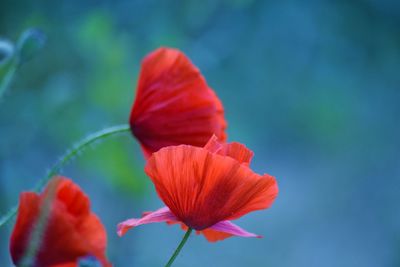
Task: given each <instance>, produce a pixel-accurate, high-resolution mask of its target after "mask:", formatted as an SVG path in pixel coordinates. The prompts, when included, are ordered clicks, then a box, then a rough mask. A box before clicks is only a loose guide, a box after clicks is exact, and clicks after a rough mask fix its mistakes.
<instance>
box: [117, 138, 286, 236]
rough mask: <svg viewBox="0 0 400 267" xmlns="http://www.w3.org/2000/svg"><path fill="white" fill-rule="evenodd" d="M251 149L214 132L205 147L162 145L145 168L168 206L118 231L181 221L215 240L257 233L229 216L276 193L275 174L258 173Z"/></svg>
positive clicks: (249, 209) (261, 206) (265, 202)
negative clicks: (224, 140)
mask: <svg viewBox="0 0 400 267" xmlns="http://www.w3.org/2000/svg"><path fill="white" fill-rule="evenodd" d="M252 156H253V152H252V151H250V150H249V149H247V148H246V147H245V146H244V145H242V144H240V143H229V144H221V143H219V142H218V140H217V137H216V136H213V137H212V138H211V139H210V140H209V142H208V143H207V144H206V146H205V147H204V148H200V147H194V146H189V145H180V146H170V147H166V148H162V149H161V150H159V151H158V152H156V153H153V155H152V156H151V157H150V158H149V160H148V162H147V165H146V167H145V171H146V173H147V175H148V176H149V177H150V178H151V180H152V181H153V183H154V185H155V188H156V190H157V193H158V195H159V197H160V198H161V199H162V200H163V202H164V203H165V204H166V207H163V208H161V209H159V210H157V211H154V212H146V213H144V214H143V217H142V218H141V219H129V220H126V221H124V222H122V223H120V224H119V225H118V234H119V235H120V236H122V235H124V234H125V233H126V231H128V230H129V229H130V228H133V227H136V226H138V225H141V224H147V223H155V222H167V223H181V224H182V226H183V228H187V227H190V228H192V229H195V230H197V232H198V233H202V234H204V235H205V237H206V238H207V240H208V241H211V242H215V241H218V240H222V239H225V238H227V237H230V236H233V235H234V236H243V237H259V236H257V235H255V234H252V233H249V232H247V231H245V230H243V229H241V228H240V227H239V226H237V225H235V224H233V223H232V222H231V220H234V219H237V218H239V217H241V216H243V215H245V214H247V213H249V212H252V211H255V210H260V209H266V208H268V207H269V206H270V205H271V204H272V202H273V201H274V199H275V198H276V196H277V195H278V186H277V183H276V180H275V178H274V177H272V176H270V175H268V174H264V175H258V174H256V173H254V172H253V171H252V170H251V169H250V168H249V167H248V165H249V164H250V161H251V158H252Z"/></svg>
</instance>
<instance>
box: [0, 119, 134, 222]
mask: <svg viewBox="0 0 400 267" xmlns="http://www.w3.org/2000/svg"><path fill="white" fill-rule="evenodd" d="M129 131H130V127H129V125H127V124H123V125H117V126H112V127H109V128H106V129H103V130H100V131H98V132H95V133H92V134H90V135H89V136H87V137H86V138H84V139H82V140H81V141H79V142H78V143H76V144H75V145H74V147H73V148H72V149H70V150H68V151H67V152H66V153H65V154H64V156H62V157H61V158H60V159H59V160H58V162H57V163H56V164H54V165H53V167H52V168H51V169H50V170H49V171H48V172H47V174H46V176H45V177H43V178H42V179H41V180H39V182H38V183H37V184H36V186H35V187H34V188H33V191H34V192H40V191H42V190H43V188H44V186H45V185H46V184H47V183H48V181H49V180H50V179H51V178H52V177H53V176H55V175H56V174H58V173H59V172H60V170H61V169H62V167H64V165H65V164H67V163H68V162H69V161H70V160H71V159H72V158H74V157H75V156H76V155H77V154H79V153H80V152H82V151H83V150H84V149H85V148H87V147H89V146H90V145H92V144H93V143H95V142H97V141H99V140H103V139H105V138H107V137H111V136H114V135H117V134H120V133H124V132H129ZM17 210H18V207H17V206H14V207H12V208H11V209H10V210H9V211H8V212H7V213H6V214H5V215H3V216H2V217H1V218H0V227H1V226H3V225H4V224H5V223H6V222H8V221H9V220H11V219H12V218H13V217H14V215H15V214H16V213H17Z"/></svg>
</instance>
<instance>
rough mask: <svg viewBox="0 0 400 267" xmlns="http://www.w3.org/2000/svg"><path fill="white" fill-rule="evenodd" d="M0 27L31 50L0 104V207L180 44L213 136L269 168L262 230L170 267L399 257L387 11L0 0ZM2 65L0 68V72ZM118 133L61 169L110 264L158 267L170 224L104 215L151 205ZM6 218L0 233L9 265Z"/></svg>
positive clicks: (393, 71)
mask: <svg viewBox="0 0 400 267" xmlns="http://www.w3.org/2000/svg"><path fill="white" fill-rule="evenodd" d="M0 7H1V8H0V35H1V36H2V37H3V38H8V39H10V40H12V41H16V40H17V38H18V36H19V35H20V34H21V32H22V31H23V30H25V29H27V28H30V27H37V28H39V29H41V30H42V31H43V32H44V33H45V34H46V35H47V43H46V45H45V47H44V49H42V50H41V51H40V52H38V53H37V54H36V55H35V57H34V58H33V59H32V60H31V61H29V62H28V63H26V64H25V65H23V67H22V68H21V69H20V70H19V71H18V73H17V77H16V79H15V80H14V83H13V84H12V86H11V88H10V90H8V91H7V93H6V94H5V95H4V96H3V97H2V99H0V213H1V214H2V213H4V212H6V211H7V209H8V208H9V207H10V206H12V205H14V204H15V203H16V202H17V200H18V194H19V192H21V191H22V190H28V189H30V188H31V187H32V186H33V185H34V183H35V181H37V180H38V179H40V178H41V177H42V176H44V174H45V172H46V170H47V169H48V168H49V167H50V166H51V165H52V164H53V163H54V162H55V161H56V160H57V159H58V157H59V156H60V155H62V154H63V153H64V151H65V150H66V149H67V148H68V147H70V146H71V145H72V144H73V143H74V142H76V141H77V140H79V139H80V138H82V137H83V136H85V135H86V134H88V133H90V132H93V131H96V130H99V129H101V128H103V127H106V126H111V125H115V124H121V123H126V122H127V120H128V117H129V112H130V109H131V105H132V103H133V99H134V90H135V85H136V80H137V77H138V71H139V66H140V61H141V59H142V57H143V56H144V55H145V54H146V53H148V52H149V51H151V50H153V49H155V48H157V47H159V46H172V47H176V48H179V49H181V50H183V51H184V52H185V53H186V54H187V55H188V56H189V57H190V58H191V59H192V60H193V62H194V63H195V64H196V65H197V66H199V68H200V69H201V71H202V73H203V74H204V76H205V77H206V79H207V81H208V83H209V85H210V86H211V87H213V88H214V89H215V91H216V92H217V94H218V95H219V97H220V98H221V99H222V101H223V103H224V106H225V109H226V118H227V120H228V123H229V128H228V134H229V140H231V141H239V142H242V143H245V144H246V145H247V146H248V147H249V148H251V149H252V150H253V151H254V152H255V157H254V161H253V164H252V167H253V169H254V170H255V171H257V172H259V173H263V172H267V173H270V174H272V175H274V176H276V177H277V180H278V183H279V187H280V195H279V197H278V199H277V201H276V202H275V204H274V205H273V207H272V208H271V209H269V210H266V211H261V212H255V213H252V214H250V215H248V216H246V217H244V218H242V219H240V220H238V222H237V223H238V224H239V225H241V226H242V227H244V228H245V229H247V230H249V231H252V232H255V233H258V234H262V235H264V238H263V239H243V238H231V239H228V240H226V241H224V242H219V243H216V244H210V243H208V242H206V241H205V239H204V238H203V237H201V236H195V237H192V238H191V239H190V241H189V242H188V244H187V246H186V247H185V248H184V250H183V253H182V254H181V255H180V256H179V258H178V259H177V261H176V264H175V266H193V267H196V266H279V267H280V266H282V267H286V266H296V267H303V266H304V267H319V266H327V267H330V266H332V267H336V266H343V267H352V266H363V267H375V266H390V267H392V266H393V267H394V266H400V254H399V251H400V228H399V225H400V210H399V203H400V181H399V178H400V162H399V158H400V141H399V135H400V126H399V123H400V88H399V87H400V4H399V2H398V1H390V0H381V1H375V0H360V1H336V2H334V1H255V0H225V1H194V0H192V1H154V0H141V1H127V0H125V1H105V0H102V1H94V0H91V1H50V0H48V1H41V2H40V3H39V2H36V1H28V0H26V1H24V0H18V1H14V0H1V2H0ZM8 67H9V65H5V66H0V78H1V77H3V75H4V74H5V72H6V71H7V68H8ZM143 166H144V159H143V157H142V154H141V151H140V148H139V146H138V144H137V142H136V141H135V140H134V139H133V138H132V137H131V136H129V135H126V136H121V137H117V138H115V139H112V140H108V141H106V142H104V143H102V144H99V145H97V146H95V147H93V148H92V149H90V150H88V151H86V152H84V153H82V155H81V156H80V157H79V158H77V159H76V160H75V161H74V162H72V163H71V164H69V165H68V166H67V167H66V168H65V169H63V174H64V175H66V176H68V177H71V178H73V179H74V180H75V181H76V182H77V183H79V185H80V186H81V187H82V188H83V189H84V190H85V192H87V194H88V195H89V196H90V198H91V200H92V207H93V209H94V210H95V212H96V213H97V214H98V215H99V216H100V217H101V219H102V220H103V222H104V224H105V225H106V227H107V231H108V236H109V244H108V255H109V259H110V260H111V261H112V262H113V263H114V264H115V266H162V265H163V264H164V263H165V262H166V260H167V259H168V257H169V256H170V254H171V253H172V251H173V249H174V248H175V246H176V245H177V244H178V242H179V240H180V238H181V237H182V235H183V232H182V231H181V230H180V229H179V227H177V226H175V227H174V226H166V225H163V224H155V225H147V226H143V227H140V228H137V229H135V230H133V231H131V232H129V233H128V234H127V235H126V236H124V237H123V238H119V237H117V236H116V233H115V229H116V224H117V223H118V222H120V221H122V220H124V219H127V218H129V217H133V216H139V215H140V214H141V212H142V211H144V210H154V209H156V208H158V207H160V206H161V202H160V200H158V198H157V196H156V194H155V193H154V189H153V187H152V184H151V183H150V182H149V180H148V179H147V178H146V176H145V175H144V172H143ZM11 228H12V224H9V225H8V227H5V228H2V229H0V266H9V265H11V263H10V259H9V258H10V257H9V252H8V238H9V235H10V231H11Z"/></svg>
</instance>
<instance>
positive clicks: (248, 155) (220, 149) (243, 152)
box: [204, 135, 254, 165]
mask: <svg viewBox="0 0 400 267" xmlns="http://www.w3.org/2000/svg"><path fill="white" fill-rule="evenodd" d="M204 149H207V150H208V151H210V152H212V153H217V154H219V155H223V156H228V157H231V158H234V159H235V160H237V161H238V162H240V163H243V164H246V165H249V164H250V162H251V159H252V158H253V155H254V153H253V151H251V150H250V149H248V148H247V147H246V146H245V145H243V144H240V143H237V142H233V143H228V144H226V143H221V142H219V141H218V137H217V136H215V135H213V136H212V137H211V138H210V140H208V142H207V144H206V145H205V146H204Z"/></svg>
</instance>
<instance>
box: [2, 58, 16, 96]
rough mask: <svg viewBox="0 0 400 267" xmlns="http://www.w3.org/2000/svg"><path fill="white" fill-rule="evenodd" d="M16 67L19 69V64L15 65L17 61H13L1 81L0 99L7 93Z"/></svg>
mask: <svg viewBox="0 0 400 267" xmlns="http://www.w3.org/2000/svg"><path fill="white" fill-rule="evenodd" d="M18 67H19V63H17V61H15V63H13V65H12V66H11V67H10V69H9V70H8V71H7V73H6V75H5V76H4V78H3V80H2V81H1V82H0V98H1V97H2V96H3V94H4V93H5V92H6V91H7V89H8V88H9V87H10V86H11V83H12V81H13V79H14V76H15V74H16V73H17V70H18Z"/></svg>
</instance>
